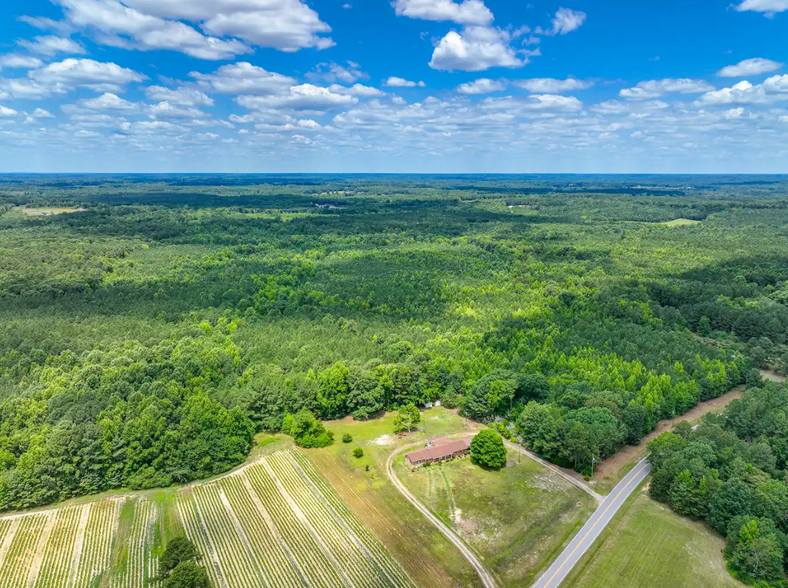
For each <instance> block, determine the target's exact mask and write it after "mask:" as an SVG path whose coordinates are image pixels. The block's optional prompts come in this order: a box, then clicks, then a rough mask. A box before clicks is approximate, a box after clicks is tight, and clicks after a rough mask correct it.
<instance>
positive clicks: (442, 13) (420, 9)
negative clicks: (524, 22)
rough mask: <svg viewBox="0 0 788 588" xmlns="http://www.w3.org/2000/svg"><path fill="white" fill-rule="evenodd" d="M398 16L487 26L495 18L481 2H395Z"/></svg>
mask: <svg viewBox="0 0 788 588" xmlns="http://www.w3.org/2000/svg"><path fill="white" fill-rule="evenodd" d="M393 5H394V10H395V11H396V13H397V15H398V16H407V17H410V18H418V19H422V20H433V21H451V22H456V23H457V24H467V25H487V24H490V23H491V22H492V21H493V19H494V17H493V13H492V12H490V9H489V8H487V6H485V4H484V2H482V1H481V0H463V1H462V2H459V3H458V2H453V0H395V1H394V4H393Z"/></svg>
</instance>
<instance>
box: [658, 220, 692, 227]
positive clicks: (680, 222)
mask: <svg viewBox="0 0 788 588" xmlns="http://www.w3.org/2000/svg"><path fill="white" fill-rule="evenodd" d="M659 224H661V225H665V226H666V227H691V226H694V225H699V224H700V221H699V220H691V219H688V218H677V219H676V220H672V221H668V222H665V223H659Z"/></svg>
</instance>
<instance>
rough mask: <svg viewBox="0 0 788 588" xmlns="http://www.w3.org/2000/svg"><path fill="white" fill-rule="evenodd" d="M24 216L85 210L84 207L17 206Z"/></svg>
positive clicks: (51, 214) (50, 214)
mask: <svg viewBox="0 0 788 588" xmlns="http://www.w3.org/2000/svg"><path fill="white" fill-rule="evenodd" d="M16 210H18V211H20V212H21V213H22V214H24V215H25V216H54V215H56V214H71V213H72V212H85V210H86V209H84V208H21V207H20V208H17V209H16Z"/></svg>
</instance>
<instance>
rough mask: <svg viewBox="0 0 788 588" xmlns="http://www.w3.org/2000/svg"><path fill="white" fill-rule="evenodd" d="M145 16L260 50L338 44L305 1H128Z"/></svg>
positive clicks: (126, 1) (285, 49)
mask: <svg viewBox="0 0 788 588" xmlns="http://www.w3.org/2000/svg"><path fill="white" fill-rule="evenodd" d="M124 1H125V4H127V5H128V6H130V7H131V8H134V9H136V10H138V11H140V12H141V13H143V14H146V15H151V16H155V17H159V18H164V19H174V20H186V21H189V22H194V23H200V26H201V27H202V29H203V30H204V31H205V32H206V33H208V34H211V35H216V36H227V37H235V38H238V39H242V40H244V41H247V42H248V43H250V44H251V45H256V46H258V47H272V48H274V49H279V50H280V51H298V50H299V49H304V48H308V47H314V48H317V49H325V48H327V47H331V46H333V45H334V41H332V40H331V39H330V38H328V37H322V36H320V35H322V34H324V33H329V32H331V27H330V26H328V25H327V24H326V23H324V22H323V21H322V20H320V16H319V15H318V13H317V12H315V11H314V10H313V9H312V8H310V7H309V6H308V5H307V4H306V3H305V2H303V1H302V0H124Z"/></svg>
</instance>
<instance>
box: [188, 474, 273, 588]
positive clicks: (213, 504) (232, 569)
mask: <svg viewBox="0 0 788 588" xmlns="http://www.w3.org/2000/svg"><path fill="white" fill-rule="evenodd" d="M219 490H220V489H219V487H218V485H217V484H207V485H205V486H198V487H196V488H195V489H194V499H195V501H196V503H197V505H198V508H199V509H200V513H201V515H202V517H203V521H204V522H205V526H206V529H207V530H208V533H209V535H210V536H211V539H212V541H213V543H214V545H215V546H216V554H217V556H218V557H219V564H220V565H221V567H222V570H223V571H224V573H225V576H226V577H227V580H228V582H229V583H230V586H231V587H232V588H266V586H264V585H263V584H262V583H261V582H260V579H259V577H258V576H259V573H258V572H257V571H256V566H255V564H254V562H253V561H252V560H251V559H250V556H249V553H248V552H247V550H246V549H245V547H244V542H243V541H242V540H241V538H240V537H239V536H238V533H237V530H236V528H235V526H234V525H233V521H232V518H231V515H230V513H228V512H227V509H226V508H225V505H224V502H223V501H222V497H221V494H220V491H219Z"/></svg>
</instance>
